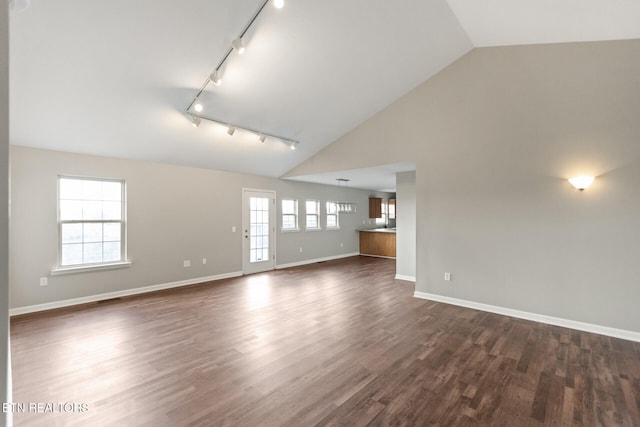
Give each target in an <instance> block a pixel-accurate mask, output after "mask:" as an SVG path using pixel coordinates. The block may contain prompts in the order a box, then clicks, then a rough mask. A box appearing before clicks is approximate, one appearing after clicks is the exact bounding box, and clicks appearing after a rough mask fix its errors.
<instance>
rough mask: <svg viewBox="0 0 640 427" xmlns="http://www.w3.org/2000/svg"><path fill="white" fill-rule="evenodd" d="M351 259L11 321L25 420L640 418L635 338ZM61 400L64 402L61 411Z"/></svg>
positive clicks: (259, 422) (226, 422)
mask: <svg viewBox="0 0 640 427" xmlns="http://www.w3.org/2000/svg"><path fill="white" fill-rule="evenodd" d="M394 271H395V264H394V261H393V260H387V259H379V258H368V257H354V258H349V259H345V260H339V261H332V262H326V263H321V264H313V265H309V266H304V267H298V268H291V269H287V270H279V271H273V272H269V273H265V274H257V275H252V276H246V277H242V278H237V279H229V280H224V281H219V282H212V283H206V284H202V285H196V286H189V287H185V288H180V289H174V290H168V291H162V292H156V293H152V294H146V295H140V296H135V297H130V298H125V299H121V300H113V301H107V302H102V303H95V304H89V305H85V306H81V307H74V308H68V309H61V310H56V311H50V312H45V313H38V314H31V315H24V316H19V317H15V318H13V319H12V321H11V340H12V358H13V382H14V399H13V400H14V402H22V403H29V402H41V403H54V404H58V403H61V404H62V403H65V402H69V403H78V404H82V403H84V404H86V405H87V407H86V409H88V410H87V411H86V412H81V411H80V412H69V413H64V412H62V413H59V412H56V413H35V414H34V413H16V414H14V421H15V425H16V426H32V425H33V426H62V425H71V426H94V425H95V426H102V425H106V426H111V425H113V426H182V425H194V426H217V425H222V426H314V425H318V426H333V425H344V426H364V425H371V426H387V425H407V426H428V425H439V426H447V425H455V426H459V425H462V426H464V425H484V426H509V427H513V426H540V425H562V426H571V425H583V426H596V425H602V426H613V425H624V426H640V343H634V342H630V341H624V340H620V339H614V338H609V337H605V336H600V335H595V334H589V333H584V332H578V331H573V330H569V329H563V328H560V327H555V326H549V325H543V324H539V323H535V322H529V321H525V320H518V319H513V318H509V317H504V316H499V315H495V314H490V313H485V312H480V311H474V310H470V309H465V308H459V307H455V306H451V305H446V304H441V303H436V302H429V301H424V300H419V299H415V298H413V297H412V295H413V291H414V286H413V284H411V283H408V282H402V281H396V280H394ZM54 409H58V410H59V409H60V408H59V407H54Z"/></svg>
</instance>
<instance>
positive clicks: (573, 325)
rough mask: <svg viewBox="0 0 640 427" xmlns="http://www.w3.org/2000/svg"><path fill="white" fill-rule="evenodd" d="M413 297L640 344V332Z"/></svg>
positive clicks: (453, 300) (426, 296) (423, 295)
mask: <svg viewBox="0 0 640 427" xmlns="http://www.w3.org/2000/svg"><path fill="white" fill-rule="evenodd" d="M413 296H414V297H416V298H420V299H426V300H430V301H438V302H443V303H446V304H452V305H457V306H460V307H466V308H473V309H475V310H481V311H488V312H490V313H496V314H502V315H504V316H511V317H517V318H519V319H525V320H532V321H534V322H540V323H546V324H549V325H555V326H561V327H563V328H569V329H576V330H578V331H584V332H592V333H594V334H600V335H607V336H610V337H614V338H622V339H624V340H629V341H636V342H640V332H633V331H626V330H624V329H616V328H610V327H608V326H600V325H594V324H592V323H584V322H578V321H575V320H568V319H562V318H559V317H552V316H546V315H544V314H536V313H529V312H527V311H520V310H513V309H511V308H505V307H498V306H495V305H489V304H482V303H479V302H473V301H467V300H462V299H458V298H450V297H445V296H442V295H435V294H429V293H426V292H418V291H416V292H415V293H414V294H413Z"/></svg>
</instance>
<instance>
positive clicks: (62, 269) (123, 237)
mask: <svg viewBox="0 0 640 427" xmlns="http://www.w3.org/2000/svg"><path fill="white" fill-rule="evenodd" d="M63 179H72V180H77V181H98V182H117V183H120V184H121V196H120V197H121V206H120V208H121V210H122V211H121V213H120V219H119V220H111V219H97V220H87V219H71V220H63V219H61V210H60V202H61V198H60V197H61V194H60V181H61V180H63ZM57 189H58V194H57V207H58V209H57V210H58V215H57V221H58V262H57V267H56V268H54V269H53V270H52V271H51V274H53V275H55V274H66V273H74V272H81V271H87V270H103V269H111V268H121V267H128V266H130V265H131V262H129V261H127V216H126V215H127V209H126V204H127V201H126V195H127V192H126V182H125V180H123V179H113V178H94V177H86V176H70V175H58V180H57ZM87 223H92V224H96V223H99V224H107V223H118V224H120V259H119V260H113V261H103V262H91V263H89V262H87V263H81V264H68V265H63V264H62V226H63V225H64V224H87Z"/></svg>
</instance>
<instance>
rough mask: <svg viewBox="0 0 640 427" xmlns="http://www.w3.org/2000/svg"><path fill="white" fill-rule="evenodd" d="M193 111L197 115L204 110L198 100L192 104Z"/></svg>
mask: <svg viewBox="0 0 640 427" xmlns="http://www.w3.org/2000/svg"><path fill="white" fill-rule="evenodd" d="M193 109H194V110H196V111H197V112H198V113H200V112H201V111H202V110H203V109H204V107H203V106H202V103H201V102H200V100H199V99H198V98H196V100H195V101H194V102H193Z"/></svg>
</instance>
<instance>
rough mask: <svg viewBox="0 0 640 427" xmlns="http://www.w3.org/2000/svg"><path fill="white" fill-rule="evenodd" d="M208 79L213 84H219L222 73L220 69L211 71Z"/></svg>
mask: <svg viewBox="0 0 640 427" xmlns="http://www.w3.org/2000/svg"><path fill="white" fill-rule="evenodd" d="M209 79H210V80H211V83H213V84H214V85H216V86H220V84H222V73H221V72H220V70H215V71H214V72H213V73H211V75H210V76H209Z"/></svg>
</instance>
